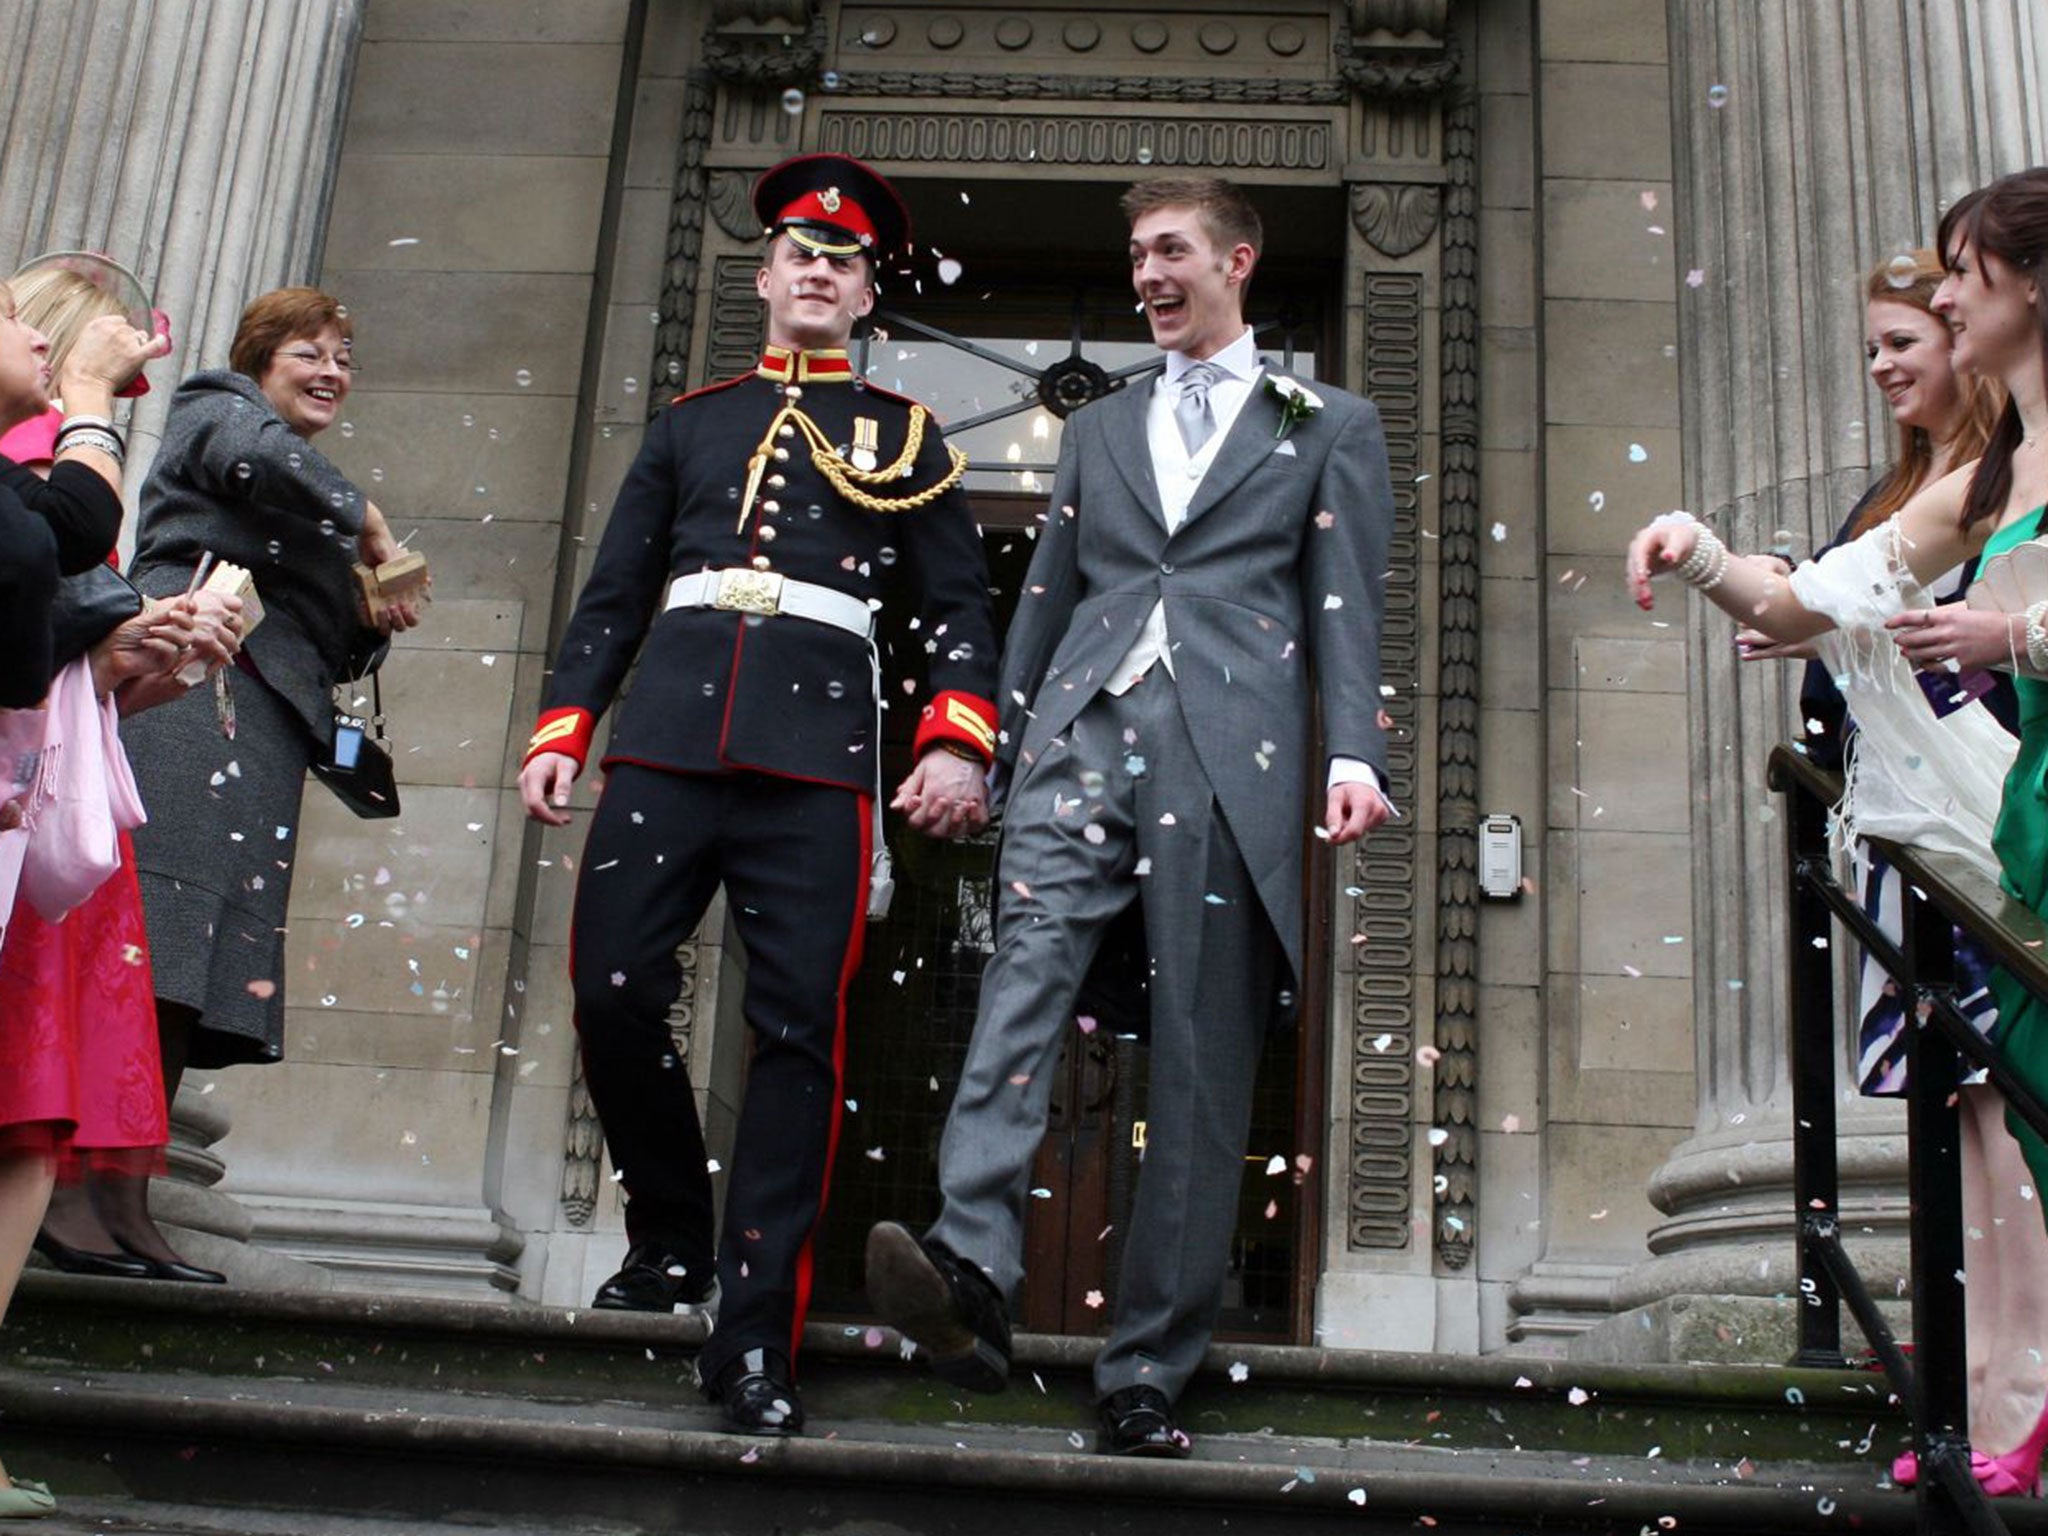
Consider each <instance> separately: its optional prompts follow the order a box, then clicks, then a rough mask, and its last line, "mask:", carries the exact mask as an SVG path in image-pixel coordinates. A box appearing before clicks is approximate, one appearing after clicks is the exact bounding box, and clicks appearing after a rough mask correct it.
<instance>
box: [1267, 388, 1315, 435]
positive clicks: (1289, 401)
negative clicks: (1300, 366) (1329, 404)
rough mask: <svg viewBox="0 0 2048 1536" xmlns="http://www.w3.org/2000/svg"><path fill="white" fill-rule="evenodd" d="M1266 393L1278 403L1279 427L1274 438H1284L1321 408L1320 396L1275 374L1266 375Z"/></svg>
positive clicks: (1274, 433)
mask: <svg viewBox="0 0 2048 1536" xmlns="http://www.w3.org/2000/svg"><path fill="white" fill-rule="evenodd" d="M1266 393H1267V394H1269V395H1271V396H1272V397H1273V398H1274V399H1276V400H1278V401H1279V402H1280V425H1279V426H1278V427H1277V428H1276V429H1275V430H1274V432H1273V435H1274V436H1275V437H1279V438H1284V437H1286V436H1287V434H1288V433H1290V432H1292V431H1293V430H1294V429H1295V428H1296V427H1298V426H1300V425H1301V424H1302V423H1303V422H1304V421H1307V420H1308V419H1309V417H1311V416H1313V415H1315V413H1316V412H1317V411H1320V410H1321V409H1322V408H1323V397H1322V396H1321V395H1319V394H1317V393H1316V392H1315V391H1314V390H1312V389H1309V388H1307V387H1305V386H1304V385H1300V384H1297V383H1295V382H1294V380H1292V379H1285V378H1282V377H1281V376H1280V375H1279V374H1277V373H1269V374H1267V375H1266Z"/></svg>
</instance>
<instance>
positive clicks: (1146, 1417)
mask: <svg viewBox="0 0 2048 1536" xmlns="http://www.w3.org/2000/svg"><path fill="white" fill-rule="evenodd" d="M1096 1407H1097V1410H1098V1411H1099V1412H1100V1413H1101V1415H1102V1432H1101V1434H1100V1435H1099V1436H1098V1437H1097V1438H1096V1442H1095V1448H1096V1449H1097V1450H1099V1451H1104V1452H1106V1453H1108V1454H1109V1455H1111V1456H1159V1457H1166V1458H1169V1459H1171V1460H1174V1461H1181V1460H1185V1459H1186V1458H1187V1456H1188V1454H1189V1452H1191V1451H1192V1450H1193V1449H1194V1443H1193V1442H1192V1441H1191V1440H1189V1439H1188V1437H1187V1435H1186V1434H1185V1433H1184V1432H1183V1431H1182V1429H1181V1427H1180V1425H1178V1424H1176V1423H1175V1422H1174V1418H1173V1404H1172V1403H1171V1402H1169V1401H1168V1400H1167V1396H1166V1394H1165V1393H1164V1392H1162V1391H1160V1390H1159V1389H1158V1388H1157V1387H1120V1388H1118V1389H1117V1390H1116V1391H1114V1392H1112V1393H1110V1394H1109V1396H1107V1397H1105V1398H1104V1399H1103V1400H1102V1401H1101V1402H1100V1403H1098V1404H1097V1405H1096Z"/></svg>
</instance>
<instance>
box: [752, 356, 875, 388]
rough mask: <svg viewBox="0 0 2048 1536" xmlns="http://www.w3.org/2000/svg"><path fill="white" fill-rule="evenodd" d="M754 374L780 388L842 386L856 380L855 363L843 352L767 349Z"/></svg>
mask: <svg viewBox="0 0 2048 1536" xmlns="http://www.w3.org/2000/svg"><path fill="white" fill-rule="evenodd" d="M754 372H756V373H758V374H759V375H760V376H761V377H762V378H764V379H769V380H772V381H773V382H774V383H777V384H788V383H790V382H792V381H794V382H796V383H798V384H833V383H838V384H843V383H845V382H846V381H847V380H849V379H851V378H852V377H853V360H852V359H851V358H849V357H848V356H847V355H846V354H845V353H844V352H838V351H832V352H792V351H790V350H789V348H787V347H768V348H766V349H765V350H764V351H763V352H762V353H761V361H760V363H759V364H758V365H757V366H756V367H755V369H754Z"/></svg>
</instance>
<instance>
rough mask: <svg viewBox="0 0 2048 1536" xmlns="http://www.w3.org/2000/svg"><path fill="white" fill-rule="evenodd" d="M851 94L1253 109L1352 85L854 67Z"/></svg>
mask: <svg viewBox="0 0 2048 1536" xmlns="http://www.w3.org/2000/svg"><path fill="white" fill-rule="evenodd" d="M839 88H840V90H841V92H842V93H844V94H846V95H849V96H910V97H918V98H920V99H925V100H945V99H959V98H963V97H964V98H967V99H970V100H975V101H1153V102H1177V101H1187V102H1196V101H1201V102H1207V101H1219V102H1226V103H1237V102H1242V103H1244V104H1245V105H1247V106H1285V107H1294V106H1300V107H1318V106H1334V105H1336V104H1337V103H1339V102H1342V101H1344V100H1346V99H1347V98H1348V97H1349V96H1350V94H1351V91H1350V87H1349V86H1347V85H1345V84H1344V83H1343V82H1341V81H1331V80H1273V79H1266V78H1260V77H1253V76H1237V77H1226V78H1223V79H1185V80H1183V79H1174V78H1171V77H1168V76H1155V75H1056V74H1037V75H1025V74H1015V75H973V74H964V73H963V74H938V73H930V72H923V71H915V70H892V69H877V70H867V69H852V70H847V71H846V72H844V73H843V74H842V75H841V77H840V87H839Z"/></svg>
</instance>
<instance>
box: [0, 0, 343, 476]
mask: <svg viewBox="0 0 2048 1536" xmlns="http://www.w3.org/2000/svg"><path fill="white" fill-rule="evenodd" d="M363 4H364V0H15V3H12V4H9V5H6V6H0V272H5V271H12V270H13V269H14V267H15V266H17V265H18V264H19V263H20V261H21V260H22V259H23V258H25V257H28V256H32V255H35V254H36V253H37V252H40V251H47V250H75V249H89V250H101V251H105V252H107V253H108V254H109V255H112V256H114V257H116V258H118V259H119V260H121V261H123V262H125V263H126V264H127V265H129V266H131V267H133V268H134V269H135V270H136V272H137V273H139V274H140V275H141V277H142V279H143V281H144V282H145V283H146V284H147V285H148V286H149V287H150V288H151V289H152V291H153V292H154V293H155V295H156V302H157V304H158V306H159V307H161V308H162V309H164V310H165V311H166V312H168V313H169V314H170V316H171V319H172V322H173V326H174V334H175V338H176V343H177V350H176V351H175V352H174V353H173V354H172V357H171V359H170V360H169V361H168V362H165V363H159V364H156V365H154V366H153V368H152V370H151V371H152V374H153V375H154V376H155V377H157V378H159V379H162V380H164V381H165V382H167V383H168V382H169V381H172V380H175V379H177V378H180V377H182V376H183V375H184V374H186V373H189V372H191V371H193V370H194V369H197V368H201V367H207V366H219V365H222V364H224V363H225V362H226V360H227V350H228V343H229V341H230V340H231V339H232V338H233V336H234V329H235V320H236V318H237V316H239V315H240V313H241V311H242V307H243V305H244V304H246V303H247V302H248V300H249V299H250V298H252V297H254V296H255V295H256V294H258V293H261V292H263V291H264V290H265V289H268V288H274V287H277V286H278V285H280V284H282V283H286V282H303V281H307V280H309V279H310V278H311V276H312V274H313V273H314V272H315V271H316V270H317V269H318V257H319V252H320V246H321V243H322V241H323V238H324V235H325V227H324V226H325V217H326V209H327V205H328V201H329V192H330V189H331V183H332V179H333V177H332V167H333V162H334V157H335V154H336V152H337V150H338V149H339V146H340V136H341V114H342V109H343V106H344V104H345V101H346V97H347V89H348V81H349V71H350V68H351V65H352V62H353V59H354V53H355V44H356V39H357V36H358V34H359V33H360V32H361V29H362V13H363ZM169 399H170V391H169V390H168V389H167V388H166V389H159V390H158V391H156V392H155V393H153V394H151V395H148V396H146V397H144V398H143V399H142V400H141V401H139V402H137V404H136V406H135V410H134V416H133V421H132V432H131V439H130V451H129V456H128V472H129V491H130V493H131V499H132V495H133V493H134V491H135V490H136V489H137V488H138V487H139V486H140V485H141V481H142V476H143V475H144V474H145V473H146V472H147V470H148V466H149V460H150V458H151V457H152V455H153V454H154V451H155V447H156V444H157V442H158V441H159V439H160V437H161V427H162V423H163V415H164V410H165V408H166V405H167V403H168V401H169Z"/></svg>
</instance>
